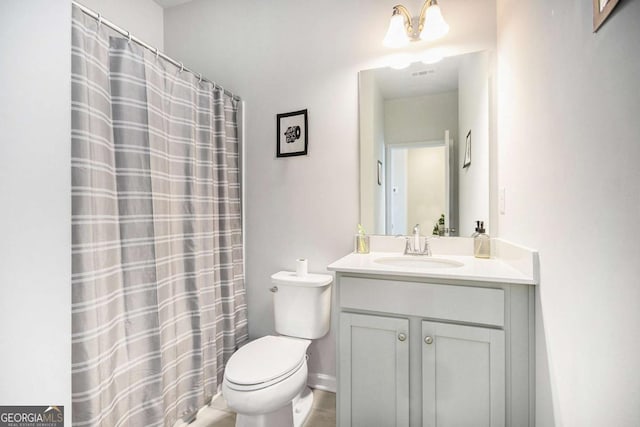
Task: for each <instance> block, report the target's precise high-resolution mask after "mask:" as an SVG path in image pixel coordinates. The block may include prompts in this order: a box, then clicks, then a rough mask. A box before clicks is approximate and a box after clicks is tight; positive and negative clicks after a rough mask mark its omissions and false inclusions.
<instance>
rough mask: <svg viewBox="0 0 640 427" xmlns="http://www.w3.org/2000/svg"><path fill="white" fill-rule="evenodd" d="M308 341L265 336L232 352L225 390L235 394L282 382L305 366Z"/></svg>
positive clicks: (225, 374)
mask: <svg viewBox="0 0 640 427" xmlns="http://www.w3.org/2000/svg"><path fill="white" fill-rule="evenodd" d="M310 343H311V341H309V340H305V339H299V338H292V337H285V336H272V335H268V336H265V337H262V338H259V339H257V340H255V341H252V342H250V343H248V344H247V345H245V346H244V347H242V348H240V349H239V350H238V351H236V352H235V353H234V354H233V355H232V356H231V358H230V359H229V361H228V362H227V366H226V369H225V372H224V377H225V380H226V382H227V385H228V387H229V388H231V389H234V390H238V391H252V390H259V389H262V388H266V387H269V386H272V385H273V384H276V383H279V382H281V381H284V380H286V379H287V378H288V377H290V376H292V375H293V374H295V373H296V372H297V371H299V370H300V368H301V367H302V366H303V365H304V364H305V362H306V356H307V355H306V350H307V347H308V346H309V344H310Z"/></svg>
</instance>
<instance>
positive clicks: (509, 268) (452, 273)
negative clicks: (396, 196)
mask: <svg viewBox="0 0 640 427" xmlns="http://www.w3.org/2000/svg"><path fill="white" fill-rule="evenodd" d="M535 255H536V257H535V258H534V263H535V260H537V253H535ZM399 256H402V254H401V253H398V252H371V253H369V254H356V253H350V254H349V255H347V256H344V257H342V258H340V259H339V260H337V261H335V262H333V263H331V264H330V265H329V266H328V267H327V269H328V270H330V271H337V272H341V273H360V274H380V275H394V276H409V277H423V278H428V279H449V280H468V281H479V282H494V283H513V284H524V285H535V284H537V283H538V278H537V273H536V271H537V270H536V269H535V268H534V269H531V270H530V273H531V274H527V271H529V269H528V268H527V269H524V270H525V271H523V269H522V268H517V267H516V265H517V264H514V263H513V262H511V260H509V259H500V258H496V257H494V258H489V259H481V258H475V257H473V256H469V255H449V254H446V255H444V254H443V255H440V254H437V253H434V254H433V257H432V258H439V259H446V260H453V261H458V262H460V263H462V264H464V265H463V266H461V267H446V268H415V267H397V266H391V265H385V264H379V263H376V262H375V260H376V259H378V258H382V257H399ZM405 256H407V257H412V256H411V255H405Z"/></svg>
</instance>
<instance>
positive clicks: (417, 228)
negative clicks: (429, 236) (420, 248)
mask: <svg viewBox="0 0 640 427" xmlns="http://www.w3.org/2000/svg"><path fill="white" fill-rule="evenodd" d="M416 233H420V224H416V225H415V227H413V234H416Z"/></svg>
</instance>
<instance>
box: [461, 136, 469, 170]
mask: <svg viewBox="0 0 640 427" xmlns="http://www.w3.org/2000/svg"><path fill="white" fill-rule="evenodd" d="M469 166H471V129H469V133H468V134H467V143H466V145H465V147H464V163H463V164H462V169H464V168H468V167H469Z"/></svg>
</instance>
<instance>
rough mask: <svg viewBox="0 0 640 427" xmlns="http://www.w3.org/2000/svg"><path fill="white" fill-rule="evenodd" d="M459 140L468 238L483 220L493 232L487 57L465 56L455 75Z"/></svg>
mask: <svg viewBox="0 0 640 427" xmlns="http://www.w3.org/2000/svg"><path fill="white" fill-rule="evenodd" d="M458 97H459V98H458V99H459V106H460V109H459V113H460V115H459V117H458V120H459V126H460V131H459V133H458V134H459V135H460V139H459V140H458V144H457V165H455V168H456V171H457V173H458V191H459V199H458V201H459V203H460V205H459V206H460V223H459V230H460V236H470V235H471V233H472V232H473V231H474V229H475V226H474V224H475V222H476V221H478V220H480V221H484V226H485V229H486V230H487V232H489V233H491V232H492V231H493V230H492V229H491V226H490V218H489V120H490V118H489V112H490V111H491V107H490V105H489V54H488V53H487V52H479V53H475V54H471V55H465V56H464V57H463V58H462V60H461V61H460V71H459V74H458ZM469 130H471V166H469V167H467V168H464V169H463V168H462V165H463V164H464V155H465V149H466V143H467V141H466V139H467V134H468V133H469Z"/></svg>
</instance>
